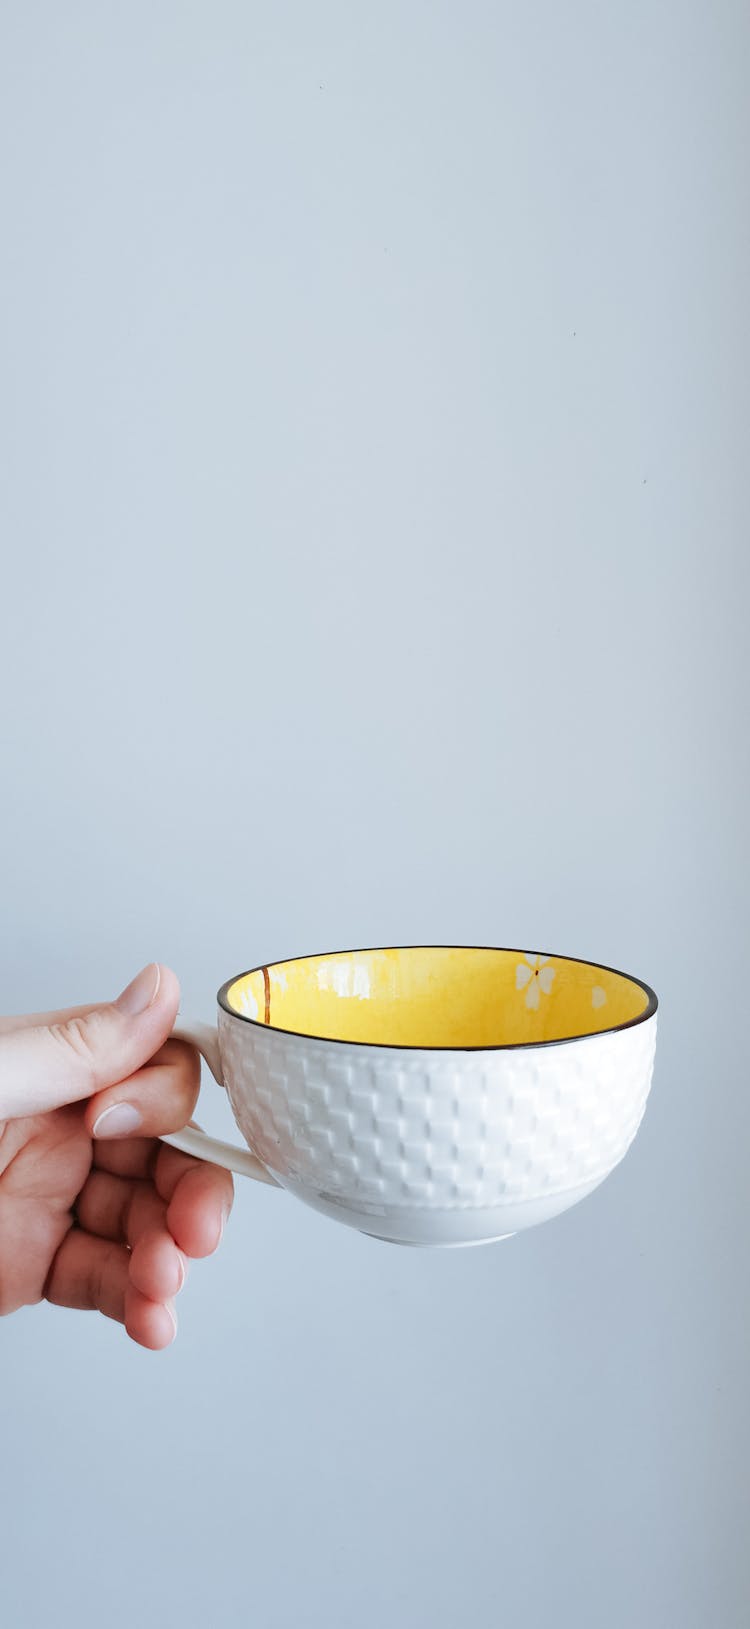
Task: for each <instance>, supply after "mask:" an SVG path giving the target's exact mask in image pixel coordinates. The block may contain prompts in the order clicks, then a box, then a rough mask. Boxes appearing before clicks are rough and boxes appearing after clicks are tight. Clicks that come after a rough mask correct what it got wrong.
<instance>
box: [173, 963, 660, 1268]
mask: <svg viewBox="0 0 750 1629" xmlns="http://www.w3.org/2000/svg"><path fill="white" fill-rule="evenodd" d="M316 989H317V990H319V991H320V995H321V999H320V1001H319V1002H318V1001H316V994H315V992H316ZM275 997H277V999H274V998H275ZM370 1003H373V1005H372V1007H371V1009H370V1011H369V1012H366V1011H365V1010H364V1009H366V1008H367V1007H368V1005H369V1004H370ZM293 1019H296V1021H297V1022H298V1023H299V1021H300V1019H302V1020H303V1021H304V1022H305V1023H306V1025H307V1027H308V1029H312V1028H313V1027H314V1025H315V1024H317V1026H318V1027H319V1028H321V1029H323V1030H325V1031H327V1033H323V1034H315V1033H303V1032H300V1031H299V1030H295V1029H292V1028H291V1027H289V1028H286V1027H281V1026H282V1025H284V1023H285V1022H286V1024H290V1023H291V1021H292V1020H293ZM368 1026H369V1028H368ZM584 1026H586V1027H584ZM576 1029H578V1031H579V1033H575V1031H576ZM364 1032H367V1033H369V1034H370V1035H371V1036H372V1035H375V1034H376V1035H378V1036H381V1037H382V1039H381V1040H379V1041H376V1040H373V1039H368V1040H360V1039H352V1038H351V1037H352V1036H353V1035H357V1034H360V1035H361V1034H362V1033H364ZM571 1032H572V1033H571ZM435 1034H437V1035H439V1036H440V1037H441V1039H442V1040H443V1042H444V1044H442V1045H431V1044H424V1045H418V1044H414V1043H412V1042H410V1041H409V1040H406V1039H404V1038H405V1037H406V1036H408V1035H414V1036H416V1037H419V1038H422V1039H424V1038H425V1037H427V1036H430V1035H435ZM502 1035H505V1036H510V1037H511V1039H510V1040H509V1041H503V1040H499V1039H497V1037H498V1036H502ZM394 1036H398V1037H399V1039H400V1041H401V1043H402V1044H391V1038H392V1037H394ZM449 1036H452V1037H453V1041H452V1043H450V1042H449V1043H448V1044H445V1042H446V1038H447V1037H449ZM470 1036H479V1037H480V1039H479V1041H478V1043H477V1044H472V1042H471V1041H470V1039H469V1037H470ZM196 1038H198V1039H200V1038H199V1037H196ZM655 1043H656V998H655V997H654V996H653V992H651V991H650V990H648V987H647V986H644V985H642V984H641V983H640V982H639V981H637V980H633V979H631V978H629V977H628V976H627V975H624V974H620V973H615V972H614V971H613V970H611V969H606V968H601V967H598V966H596V965H595V964H592V963H585V962H576V961H573V960H572V959H570V958H560V957H549V956H542V955H539V954H537V953H533V952H531V953H529V952H518V951H505V950H502V951H500V950H484V949H475V948H474V947H465V946H461V947H456V946H439V947H435V946H432V947H414V946H410V947H401V949H399V950H396V951H394V950H388V951H381V950H377V951H357V952H341V953H337V954H335V955H334V956H328V957H305V958H298V959H297V960H296V961H295V962H287V963H283V964H277V966H276V967H270V968H261V969H255V970H254V971H253V972H252V973H250V974H245V975H242V976H241V977H240V978H238V979H235V980H233V981H230V982H229V983H228V984H227V985H225V986H224V987H223V989H222V991H221V992H220V1006H219V1021H218V1060H217V1057H216V1052H215V1051H214V1053H213V1056H212V1059H211V1061H212V1063H213V1067H214V1068H215V1071H216V1073H217V1074H221V1077H222V1078H223V1081H224V1084H225V1085H226V1088H227V1092H228V1094H229V1098H230V1102H231V1104H232V1108H233V1111H234V1115H235V1119H236V1121H237V1124H238V1126H239V1128H240V1130H241V1131H242V1133H243V1136H244V1137H245V1139H246V1141H247V1143H248V1144H249V1146H250V1148H251V1149H252V1150H253V1151H254V1153H255V1155H256V1156H257V1158H258V1160H259V1161H260V1162H261V1163H262V1165H263V1167H264V1168H265V1171H266V1172H267V1173H270V1175H271V1176H272V1177H273V1178H275V1180H276V1181H277V1182H278V1183H279V1184H281V1185H282V1186H284V1187H286V1188H288V1189H289V1190H290V1192H292V1193H294V1194H296V1195H297V1196H298V1197H299V1198H300V1199H302V1200H304V1201H305V1202H306V1203H308V1204H310V1205H313V1206H314V1207H315V1208H316V1209H318V1210H322V1211H324V1212H325V1213H326V1214H328V1215H329V1216H332V1217H334V1218H336V1219H337V1220H339V1221H342V1222H345V1223H346V1224H348V1225H350V1226H354V1227H358V1228H360V1229H361V1230H362V1231H363V1232H367V1233H370V1234H374V1235H376V1236H378V1237H380V1238H384V1239H388V1240H391V1241H393V1242H398V1243H403V1244H421V1245H426V1244H434V1245H449V1244H452V1245H457V1244H471V1243H481V1242H488V1241H490V1240H492V1239H496V1238H501V1237H505V1236H507V1235H508V1234H510V1233H514V1232H517V1231H518V1230H519V1229H520V1228H523V1227H526V1226H530V1225H533V1224H536V1223H538V1222H541V1221H545V1220H547V1219H549V1218H550V1217H552V1216H554V1215H557V1214H558V1213H559V1212H560V1211H562V1210H564V1209H566V1208H568V1206H569V1205H571V1204H574V1203H575V1202H576V1201H577V1200H579V1199H581V1198H583V1197H584V1196H585V1195H586V1194H588V1193H590V1192H591V1191H592V1189H593V1188H594V1187H596V1186H597V1185H598V1183H600V1182H601V1181H603V1179H604V1178H605V1177H606V1176H607V1175H608V1173H609V1172H610V1171H611V1170H612V1169H613V1168H614V1166H615V1165H617V1164H618V1162H619V1161H620V1160H621V1159H622V1158H623V1156H624V1154H625V1153H626V1152H627V1149H628V1148H629V1146H630V1143H631V1142H632V1139H633V1137H634V1136H635V1133H636V1131H637V1129H638V1126H639V1124H640V1121H641V1118H642V1115H643V1111H644V1108H645V1104H646V1098H647V1095H648V1091H649V1087H650V1084H651V1077H652V1070H653V1062H654V1048H655ZM203 1049H204V1051H205V1050H206V1046H205V1036H204V1048H203ZM207 1055H208V1052H207ZM194 1151H197V1150H194ZM206 1157H208V1158H211V1157H212V1156H211V1154H210V1153H207V1155H206ZM226 1163H231V1161H230V1160H229V1159H228V1158H227V1159H226Z"/></svg>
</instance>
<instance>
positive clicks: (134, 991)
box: [115, 962, 161, 1018]
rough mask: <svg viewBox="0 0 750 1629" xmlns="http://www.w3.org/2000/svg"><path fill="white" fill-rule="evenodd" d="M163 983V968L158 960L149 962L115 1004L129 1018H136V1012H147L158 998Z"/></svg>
mask: <svg viewBox="0 0 750 1629" xmlns="http://www.w3.org/2000/svg"><path fill="white" fill-rule="evenodd" d="M160 984H161V968H160V966H159V963H158V962H149V964H148V967H144V968H143V969H142V970H141V972H140V973H137V974H136V976H135V978H134V979H133V980H132V983H130V984H128V985H127V986H126V988H125V989H124V990H123V992H122V995H118V997H117V1000H116V1002H115V1006H116V1007H119V1009H120V1012H124V1013H127V1015H128V1017H129V1018H135V1016H136V1013H139V1012H145V1011H146V1008H147V1007H150V1006H151V1004H152V1002H154V1001H155V1000H156V997H157V995H158V992H159V985H160Z"/></svg>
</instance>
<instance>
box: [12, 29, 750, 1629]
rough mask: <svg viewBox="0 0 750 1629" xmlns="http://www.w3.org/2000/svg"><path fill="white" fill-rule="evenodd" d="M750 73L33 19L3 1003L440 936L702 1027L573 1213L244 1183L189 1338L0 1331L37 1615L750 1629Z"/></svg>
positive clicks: (606, 35) (688, 43)
mask: <svg viewBox="0 0 750 1629" xmlns="http://www.w3.org/2000/svg"><path fill="white" fill-rule="evenodd" d="M749 44H750V25H749V20H748V12H747V7H746V6H745V5H744V4H741V3H738V4H731V3H728V0H724V3H719V4H717V5H713V6H711V7H705V6H702V5H698V4H687V5H683V4H678V3H677V0H669V3H662V4H660V3H658V0H656V3H654V0H640V3H635V4H630V5H627V6H625V5H622V6H612V7H608V6H596V5H593V4H591V5H587V4H584V3H575V4H573V5H572V6H571V5H566V6H560V5H557V4H555V3H551V0H549V3H536V4H535V3H532V4H528V5H523V6H521V5H517V6H511V5H505V4H503V5H496V4H489V3H488V4H478V3H471V0H469V3H467V0H463V3H462V4H461V5H460V6H459V5H448V4H435V3H430V4H427V3H419V4H416V3H415V4H403V3H398V4H397V3H395V0H387V3H379V4H377V5H369V6H364V5H356V4H355V5H352V4H351V3H349V4H345V3H340V4H334V3H331V0H324V3H322V4H315V5H308V4H296V5H295V4H288V3H279V4H274V5H271V4H267V5H255V4H251V3H236V4H231V3H229V0H214V3H212V4H210V5H209V4H203V5H196V4H179V5H178V4H171V3H169V4H165V3H160V4H155V5H154V4H142V3H137V4H133V3H131V4H129V5H127V6H117V5H111V4H103V5H102V4H90V5H80V4H79V5H76V4H66V5H54V4H34V3H24V4H23V5H21V4H8V3H5V4H4V5H2V7H1V8H0V121H1V131H2V134H1V140H0V150H1V153H2V238H3V249H2V268H1V276H2V304H1V312H2V341H1V344H2V355H1V357H0V366H1V369H2V410H1V411H2V423H1V425H0V459H1V461H2V487H1V498H0V503H1V513H0V520H1V524H2V538H3V574H2V650H1V651H0V660H1V661H2V668H3V686H2V707H3V738H2V770H3V793H2V812H1V814H0V823H1V827H2V862H3V864H2V871H3V876H2V901H3V934H2V1001H3V1005H4V1006H5V1008H6V1009H7V1010H10V1011H14V1010H16V1011H25V1010H28V1009H31V1008H35V1007H37V1008H38V1007H40V1006H44V1005H46V1004H55V1003H65V1002H68V1001H69V1002H76V1001H82V1000H90V999H98V998H100V997H101V998H102V999H104V998H108V997H109V996H111V995H113V994H114V993H116V991H117V990H118V989H119V988H120V987H121V986H122V985H123V984H124V983H125V982H126V980H127V979H128V978H129V977H130V976H131V974H132V973H134V972H135V971H136V969H137V968H138V967H139V966H141V964H142V963H144V962H145V961H147V960H149V958H151V957H157V958H161V959H163V960H165V961H168V962H169V963H170V964H171V965H172V966H173V967H174V968H175V969H176V970H177V971H178V973H179V975H180V977H181V979H182V982H183V989H184V1008H185V1010H186V1011H188V1012H196V1013H198V1014H200V1015H202V1016H208V1017H210V1016H211V1014H212V1011H213V997H214V992H215V990H216V988H217V986H218V985H219V984H220V982H221V981H222V980H223V979H224V978H225V977H226V976H228V975H229V974H230V973H232V972H234V971H236V970H238V969H240V968H243V967H246V966H248V965H251V964H252V963H253V962H257V961H259V960H262V959H264V958H265V959H272V958H276V957H282V956H284V955H294V954H301V953H304V952H307V951H314V950H323V949H331V948H335V947H344V946H347V945H364V944H383V943H403V942H413V941H420V940H421V941H465V942H467V943H481V944H492V943H498V944H511V945H516V944H522V945H528V946H529V947H530V948H533V949H536V948H542V949H551V950H557V951H561V952H569V953H571V954H575V955H579V956H592V957H594V958H598V959H601V960H603V961H605V962H610V963H614V964H615V965H616V966H622V967H625V968H626V969H628V970H631V971H633V972H636V973H638V974H640V975H642V976H643V977H644V978H646V979H647V980H648V981H650V982H651V983H653V984H654V986H655V987H656V989H657V991H658V993H659V995H660V997H661V1004H662V1005H661V1015H660V1038H659V1044H658V1048H657V1066H656V1074H655V1081H654V1088H653V1093H652V1098H651V1101H650V1106H649V1109H648V1112H647V1115H646V1119H645V1121H644V1124H643V1127H642V1129H641V1132H640V1135H639V1137H638V1140H637V1142H636V1144H635V1145H634V1148H633V1150H632V1151H631V1153H630V1155H629V1156H628V1158H627V1160H626V1161H625V1163H624V1164H623V1165H622V1166H621V1167H620V1168H619V1170H618V1171H617V1172H616V1174H615V1175H614V1176H613V1177H612V1178H611V1180H610V1181H609V1182H608V1183H607V1184H606V1185H605V1186H604V1188H602V1189H601V1190H600V1191H599V1192H598V1193H597V1194H596V1195H594V1196H593V1197H592V1198H590V1199H589V1200H587V1201H586V1202H585V1203H584V1204H582V1205H581V1206H580V1207H579V1208H578V1209H576V1210H574V1211H573V1212H571V1213H570V1214H569V1215H568V1216H566V1217H564V1218H563V1219H561V1220H560V1221H557V1222H555V1223H552V1224H550V1225H548V1226H545V1227H543V1228H541V1229H539V1230H538V1231H536V1232H532V1233H529V1234H527V1235H526V1236H524V1237H521V1238H518V1239H516V1240H514V1241H513V1242H511V1243H508V1244H506V1245H502V1246H497V1247H494V1248H490V1249H487V1250H478V1251H469V1252H456V1253H451V1252H446V1253H435V1254H431V1253H421V1252H416V1251H415V1252H411V1251H408V1250H397V1249H393V1248H389V1247H387V1246H382V1245H378V1244H376V1243H373V1242H371V1241H368V1240H365V1239H363V1238H361V1237H359V1236H358V1235H357V1234H355V1233H349V1232H347V1231H346V1230H344V1229H341V1228H337V1227H336V1226H335V1225H333V1224H331V1223H330V1222H328V1221H327V1220H325V1219H323V1218H321V1217H319V1216H316V1215H315V1214H313V1213H312V1212H308V1211H306V1210H305V1209H304V1208H303V1207H301V1206H300V1205H298V1204H295V1203H294V1202H293V1201H292V1200H291V1199H289V1198H287V1197H286V1196H285V1195H283V1194H277V1193H273V1192H271V1191H269V1190H266V1189H264V1188H261V1187H255V1186H253V1185H251V1184H249V1183H247V1184H240V1182H239V1179H238V1187H239V1188H240V1191H239V1192H238V1194H237V1202H236V1208H235V1212H234V1216H233V1220H232V1225H231V1227H230V1229H229V1230H228V1232H227V1237H226V1240H225V1244H224V1247H223V1249H222V1251H221V1254H220V1257H219V1258H217V1260H215V1261H211V1262H208V1263H202V1264H196V1266H195V1267H194V1269H193V1272H192V1275H191V1278H190V1282H189V1285H188V1287H187V1290H186V1292H185V1293H184V1294H183V1296H182V1298H181V1302H180V1315H181V1328H180V1336H179V1339H178V1341H177V1343H176V1345H175V1346H174V1347H173V1348H172V1349H170V1350H169V1351H168V1352H167V1353H165V1354H163V1355H153V1354H149V1353H146V1352H144V1351H141V1350H138V1349H137V1348H136V1347H135V1346H133V1345H132V1344H129V1343H128V1342H127V1340H126V1339H125V1337H124V1336H123V1334H122V1331H121V1330H120V1329H119V1328H118V1327H116V1326H115V1325H113V1324H108V1323H106V1322H105V1321H104V1320H103V1319H98V1318H96V1317H93V1316H88V1317H86V1316H83V1315H81V1314H76V1313H66V1312H61V1311H58V1310H54V1309H51V1308H48V1307H39V1308H35V1309H30V1310H28V1311H25V1312H23V1313H20V1314H19V1315H18V1316H16V1317H14V1318H12V1319H9V1320H8V1321H7V1322H6V1323H5V1324H4V1325H3V1327H2V1329H0V1341H1V1342H2V1351H3V1381H2V1387H3V1392H2V1396H3V1408H2V1422H3V1423H2V1453H1V1455H0V1475H1V1477H2V1499H3V1512H2V1521H1V1523H0V1551H1V1552H2V1584H1V1586H0V1588H1V1593H2V1597H3V1600H2V1605H3V1607H4V1608H5V1612H6V1621H7V1624H8V1626H9V1629H11V1626H12V1629H37V1626H38V1629H48V1626H51V1625H61V1626H63V1629H67V1626H68V1625H70V1626H74V1625H75V1626H85V1629H88V1626H94V1625H97V1626H98V1625H99V1624H101V1623H106V1624H107V1625H110V1626H112V1629H121V1626H122V1629H125V1626H128V1629H130V1626H131V1625H133V1624H136V1623H137V1624H139V1625H141V1626H147V1629H150V1626H152V1625H157V1624H164V1623H168V1624H170V1625H171V1624H180V1625H185V1626H194V1625H195V1626H198V1625H204V1624H206V1623H211V1624H214V1623H225V1624H229V1625H240V1624H245V1623H252V1624H257V1625H259V1626H260V1629H308V1626H310V1629H318V1626H320V1629H323V1626H325V1629H350V1626H352V1625H357V1626H358V1629H457V1626H459V1625H464V1624H472V1625H481V1626H485V1625H491V1626H494V1625H500V1624H508V1625H512V1626H513V1629H516V1626H519V1629H521V1626H522V1629H536V1626H540V1629H541V1626H542V1625H547V1624H549V1623H554V1624H555V1625H560V1626H563V1629H601V1626H602V1625H606V1626H607V1629H698V1626H700V1629H703V1626H710V1629H744V1626H745V1625H746V1624H747V1621H748V1611H749V1610H750V1608H749V1607H748V1563H747V1548H746V1545H745V1544H744V1539H745V1528H746V1519H747V1506H746V1491H747V1482H746V1464H747V1454H748V1450H749V1448H750V1444H749V1443H748V1429H747V1428H748V1410H747V1403H746V1388H747V1384H748V1356H749V1355H750V1354H749V1353H748V1340H747V1331H748V1317H747V1314H748V1301H747V1289H746V1278H747V1267H746V1261H747V1230H746V1212H747V1197H746V1190H747V1177H746V1167H747V1132H748V1093H747V1046H746V1023H747V1019H746V1011H747V991H748V981H749V980H750V960H749V957H750V951H749V950H748V942H747V941H748V931H747V925H746V914H747V908H748V881H747V860H746V841H745V838H746V832H743V825H744V822H745V818H746V804H745V801H744V800H745V796H746V792H747V778H748V776H747V748H746V735H747V731H746V695H747V692H746V689H745V688H744V687H745V683H746V679H745V674H744V672H743V667H742V661H741V647H740V639H741V635H742V633H743V631H744V625H745V621H746V612H747V590H748V574H747V563H746V550H747V531H746V507H747V479H746V476H745V475H744V474H743V473H742V462H743V456H744V458H745V461H746V433H747V423H748V410H749V408H750V402H749V401H748V383H747V381H748V362H749V361H750V347H749V346H748V301H747V289H748V277H749V275H750V255H749V253H748V218H747V212H746V210H745V208H744V203H743V169H744V166H745V162H746V150H747V137H748V118H747V104H746V86H747V76H748V46H749ZM206 1097H207V1101H206V1104H205V1110H204V1111H203V1119H204V1123H206V1124H207V1125H208V1126H209V1127H210V1128H211V1129H214V1130H219V1129H221V1130H225V1129H226V1128H227V1126H228V1122H229V1116H228V1110H227V1108H226V1105H225V1104H224V1103H223V1102H222V1100H221V1098H220V1094H219V1093H218V1092H214V1093H213V1094H211V1093H210V1092H209V1090H208V1088H207V1089H206Z"/></svg>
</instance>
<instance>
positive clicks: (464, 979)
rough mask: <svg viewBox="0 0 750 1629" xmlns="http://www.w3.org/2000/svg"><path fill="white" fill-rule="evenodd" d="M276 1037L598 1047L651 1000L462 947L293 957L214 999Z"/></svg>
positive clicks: (618, 977) (620, 981)
mask: <svg viewBox="0 0 750 1629" xmlns="http://www.w3.org/2000/svg"><path fill="white" fill-rule="evenodd" d="M221 998H222V1000H223V1002H224V1005H225V1006H226V1007H227V1008H228V1010H229V1011H230V1012H234V1013H239V1014H240V1015H241V1016H242V1017H244V1018H248V1019H250V1020H252V1021H254V1022H255V1023H259V1024H268V1025H270V1027H271V1028H276V1029H283V1030H293V1031H296V1032H297V1033H301V1034H304V1035H316V1036H323V1037H326V1038H328V1039H331V1040H338V1041H368V1042H371V1043H375V1044H380V1045H381V1046H416V1047H488V1046H518V1045H522V1044H524V1043H526V1044H529V1043H534V1042H537V1043H538V1042H541V1041H562V1040H569V1039H571V1038H572V1037H574V1036H579V1035H594V1034H596V1033H597V1032H599V1031H602V1030H608V1029H613V1028H617V1027H618V1026H620V1025H622V1024H627V1023H632V1022H633V1021H634V1020H635V1019H638V1018H642V1017H645V1016H646V1015H647V1012H648V1011H649V1010H654V1009H655V1005H656V1002H655V997H653V994H652V992H651V991H650V990H649V989H648V988H647V987H646V986H644V985H642V984H641V983H640V982H639V981H638V980H637V979H634V978H631V977H629V976H628V975H627V974H625V973H617V972H615V971H613V970H612V969H610V968H605V967H599V966H597V965H596V964H595V963H593V962H582V961H574V960H572V959H571V958H569V957H565V956H545V955H543V954H540V953H539V952H534V951H528V952H527V951H521V950H499V949H498V950H495V949H484V948H480V947H475V946H467V945H408V946H402V947H398V948H395V949H383V950H381V949H378V950H343V951H338V952H335V953H333V954H331V955H319V956H300V957H297V958H295V959H294V960H292V961H285V962H274V963H271V964H269V965H268V966H267V967H256V968H254V969H253V971H252V972H250V973H243V974H242V975H241V976H240V977H239V978H236V979H234V980H232V981H231V982H230V983H229V984H228V985H226V986H225V988H224V990H223V991H222V992H221Z"/></svg>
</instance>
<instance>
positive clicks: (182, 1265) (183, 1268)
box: [177, 1255, 185, 1295]
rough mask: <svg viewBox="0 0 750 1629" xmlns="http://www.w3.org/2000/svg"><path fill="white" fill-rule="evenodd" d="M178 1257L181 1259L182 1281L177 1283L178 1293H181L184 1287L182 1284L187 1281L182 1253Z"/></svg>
mask: <svg viewBox="0 0 750 1629" xmlns="http://www.w3.org/2000/svg"><path fill="white" fill-rule="evenodd" d="M178 1259H179V1264H180V1282H179V1284H178V1285H177V1294H178V1295H179V1293H180V1290H181V1289H182V1286H183V1284H184V1282H185V1262H184V1260H183V1257H182V1255H180V1256H179V1258H178Z"/></svg>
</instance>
